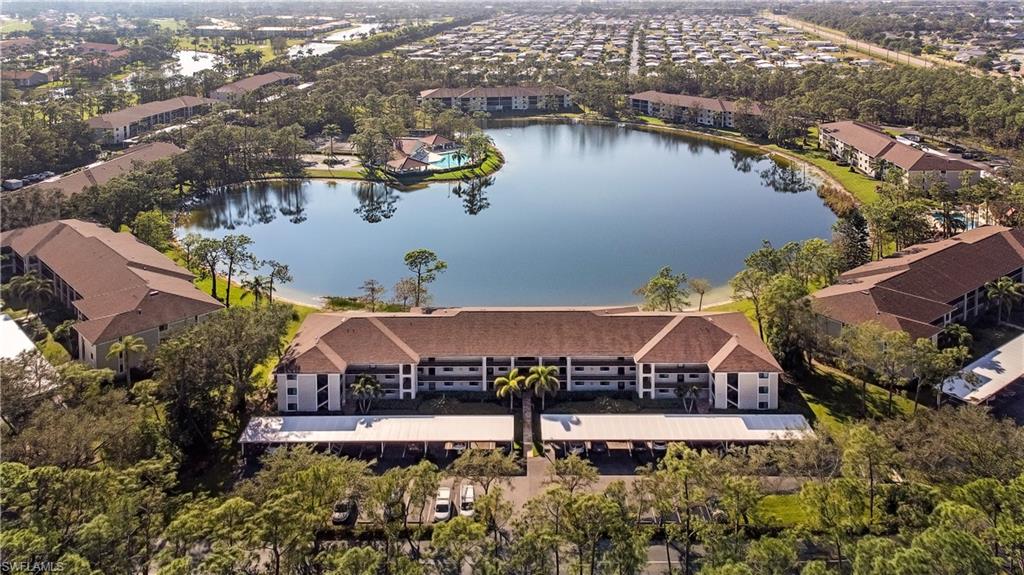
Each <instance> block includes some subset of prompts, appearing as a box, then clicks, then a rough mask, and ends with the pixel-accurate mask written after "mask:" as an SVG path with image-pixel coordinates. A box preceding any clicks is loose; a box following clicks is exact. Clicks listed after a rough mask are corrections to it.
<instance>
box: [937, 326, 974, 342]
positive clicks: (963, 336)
mask: <svg viewBox="0 0 1024 575" xmlns="http://www.w3.org/2000/svg"><path fill="white" fill-rule="evenodd" d="M942 335H944V336H946V339H947V341H949V342H950V343H952V344H953V345H954V346H958V347H960V346H962V347H967V348H969V347H971V344H972V343H974V336H973V335H972V334H971V331H970V330H969V329H967V326H965V325H963V324H960V323H951V324H949V325H947V326H946V327H944V328H942Z"/></svg>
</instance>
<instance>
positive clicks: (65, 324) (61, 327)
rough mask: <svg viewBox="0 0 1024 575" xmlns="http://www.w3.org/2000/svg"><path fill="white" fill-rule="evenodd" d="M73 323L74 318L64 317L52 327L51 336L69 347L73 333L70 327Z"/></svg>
mask: <svg viewBox="0 0 1024 575" xmlns="http://www.w3.org/2000/svg"><path fill="white" fill-rule="evenodd" d="M74 325H75V320H73V319H66V320H64V321H62V322H60V324H58V325H57V327H55V328H53V337H54V338H55V339H56V340H57V341H59V342H61V343H63V344H64V345H65V346H66V347H67V348H68V349H71V347H72V341H73V340H72V338H73V337H74V335H75V332H74V329H73V328H72V326H74Z"/></svg>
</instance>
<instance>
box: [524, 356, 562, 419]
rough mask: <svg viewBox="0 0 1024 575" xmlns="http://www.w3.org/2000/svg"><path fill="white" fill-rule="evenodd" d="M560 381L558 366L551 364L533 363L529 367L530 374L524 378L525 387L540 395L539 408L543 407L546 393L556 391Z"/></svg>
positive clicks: (552, 393)
mask: <svg viewBox="0 0 1024 575" xmlns="http://www.w3.org/2000/svg"><path fill="white" fill-rule="evenodd" d="M559 385H561V383H560V382H559V381H558V367H556V366H553V365H535V366H533V367H531V368H530V375H529V377H527V378H526V388H527V389H532V390H533V392H534V393H535V394H537V395H539V396H540V408H541V409H542V410H543V409H544V407H545V400H546V399H547V396H548V394H551V395H554V394H555V393H557V392H558V387H559Z"/></svg>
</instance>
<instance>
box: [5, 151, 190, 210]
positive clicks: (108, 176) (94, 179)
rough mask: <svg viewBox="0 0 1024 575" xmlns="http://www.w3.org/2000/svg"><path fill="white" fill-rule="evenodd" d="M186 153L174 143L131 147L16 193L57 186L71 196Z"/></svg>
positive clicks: (56, 187) (66, 195)
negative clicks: (133, 170)
mask: <svg viewBox="0 0 1024 575" xmlns="http://www.w3.org/2000/svg"><path fill="white" fill-rule="evenodd" d="M182 152H184V150H182V149H181V148H179V147H178V146H175V145H174V144H171V143H170V142H152V143H149V144H139V145H138V146H134V147H132V148H129V149H128V151H126V152H125V153H123V154H121V155H120V156H118V157H116V158H114V159H112V160H107V161H106V162H100V163H97V164H93V165H90V166H86V167H84V168H82V169H80V170H77V171H74V172H71V173H69V174H65V175H63V176H61V177H59V178H57V179H56V180H53V181H50V182H40V183H38V184H32V185H31V186H26V187H24V188H22V189H20V190H16V191H15V192H14V193H21V192H23V191H24V190H32V189H55V190H60V192H61V193H62V194H64V196H65V197H68V196H72V195H74V194H77V193H79V192H81V191H83V190H85V189H86V188H89V187H91V186H99V185H103V184H105V183H107V182H109V181H110V180H112V179H114V178H115V177H117V176H120V175H122V174H125V173H127V172H129V171H130V170H131V169H132V168H133V167H134V166H136V165H145V164H148V163H150V162H155V161H157V160H163V159H167V158H173V157H174V156H177V155H178V154H181V153H182ZM8 193H10V192H8Z"/></svg>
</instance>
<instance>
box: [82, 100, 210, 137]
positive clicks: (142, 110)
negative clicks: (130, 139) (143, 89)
mask: <svg viewBox="0 0 1024 575" xmlns="http://www.w3.org/2000/svg"><path fill="white" fill-rule="evenodd" d="M216 103H217V101H216V100H211V99H209V98H199V97H197V96H178V97H176V98H170V99H167V100H160V101H157V102H147V103H145V104H139V105H138V106H131V107H130V108H125V109H123V110H117V111H115V112H108V113H106V114H101V115H99V116H95V117H93V118H89V119H88V120H87V121H86V123H87V124H89V127H90V128H94V129H113V128H117V127H120V126H128V125H130V124H134V123H135V122H139V121H141V120H143V119H145V118H148V117H150V116H155V115H157V114H163V113H167V112H173V111H175V110H181V109H183V108H194V107H196V106H204V105H209V104H216Z"/></svg>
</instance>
